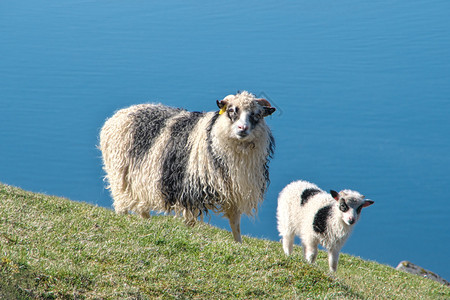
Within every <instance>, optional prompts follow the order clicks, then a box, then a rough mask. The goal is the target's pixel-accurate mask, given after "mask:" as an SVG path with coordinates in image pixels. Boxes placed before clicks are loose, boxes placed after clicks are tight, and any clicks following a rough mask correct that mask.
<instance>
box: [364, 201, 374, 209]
mask: <svg viewBox="0 0 450 300" xmlns="http://www.w3.org/2000/svg"><path fill="white" fill-rule="evenodd" d="M374 203H375V202H374V201H372V200H366V201H364V203H363V206H362V207H367V206H371V205H372V204H374Z"/></svg>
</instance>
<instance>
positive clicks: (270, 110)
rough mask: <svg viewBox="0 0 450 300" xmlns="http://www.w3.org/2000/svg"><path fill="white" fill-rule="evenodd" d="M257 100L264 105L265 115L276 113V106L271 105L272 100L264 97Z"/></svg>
mask: <svg viewBox="0 0 450 300" xmlns="http://www.w3.org/2000/svg"><path fill="white" fill-rule="evenodd" d="M256 102H258V104H259V105H261V106H262V107H263V110H264V111H263V117H267V116H270V115H271V114H273V113H274V111H276V108H275V107H272V105H270V102H269V101H267V100H266V99H264V98H260V99H256Z"/></svg>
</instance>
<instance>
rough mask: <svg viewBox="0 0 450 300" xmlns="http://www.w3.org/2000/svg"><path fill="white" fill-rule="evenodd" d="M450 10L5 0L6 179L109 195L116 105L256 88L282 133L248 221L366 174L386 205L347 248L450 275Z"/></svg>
mask: <svg viewBox="0 0 450 300" xmlns="http://www.w3.org/2000/svg"><path fill="white" fill-rule="evenodd" d="M449 12H450V2H448V1H446V0H436V1H430V0H427V1H406V0H399V1H358V2H356V1H338V2H336V1H331V0H324V1H296V2H289V3H288V4H283V5H282V4H280V3H278V2H276V1H246V2H241V1H226V2H223V1H197V2H196V3H195V4H186V3H185V2H184V1H164V4H162V3H158V4H157V3H151V1H138V0H136V1H91V0H83V1H81V0H79V1H77V0H68V1H45V0H39V1H1V2H0V41H1V42H0V181H1V182H4V183H7V184H11V185H15V186H19V187H22V188H24V189H27V190H32V191H36V192H44V193H47V194H55V195H59V196H64V197H67V198H70V199H73V200H77V201H86V202H90V203H93V204H96V205H100V206H105V207H109V208H110V207H111V203H112V201H111V198H110V196H109V194H108V191H106V190H105V189H104V186H105V183H104V182H103V181H102V176H103V175H104V174H103V172H102V169H101V159H100V153H99V151H98V150H97V149H96V145H97V144H98V133H99V129H100V128H101V126H102V124H103V122H104V120H105V119H106V118H107V117H109V116H111V115H112V114H113V112H114V111H115V110H117V109H119V108H122V107H125V106H129V105H131V104H137V103H142V102H163V103H165V104H168V105H173V106H182V107H184V108H187V109H190V110H205V111H209V110H216V109H217V107H216V105H215V100H216V99H219V98H222V97H224V96H225V95H227V94H230V93H234V92H236V91H237V90H249V91H251V92H253V93H255V94H256V95H258V96H263V97H267V98H268V99H269V100H270V101H271V102H272V104H273V105H274V106H276V107H277V108H278V110H277V112H276V113H275V114H274V115H273V116H271V117H269V118H268V119H267V122H268V124H269V125H270V126H271V128H272V130H273V134H274V136H275V139H276V143H277V148H276V152H275V158H274V159H273V161H272V162H271V165H270V168H271V169H270V170H271V181H272V182H271V185H270V188H269V191H268V193H267V198H266V200H265V202H264V203H263V205H262V206H261V208H260V211H259V215H258V217H257V218H256V219H255V220H251V219H249V218H247V217H244V218H243V224H242V231H243V233H244V234H246V235H250V236H255V237H262V238H267V239H271V240H278V233H277V230H276V220H275V210H276V198H277V195H278V193H279V191H280V190H281V189H282V188H283V187H284V186H285V185H286V184H288V183H289V182H291V181H293V180H296V179H300V178H301V179H306V180H309V181H312V182H314V183H317V184H318V185H319V186H320V187H322V188H324V189H335V190H340V189H344V188H350V189H355V190H358V191H360V192H361V193H363V194H365V195H366V197H367V198H370V199H373V200H374V201H375V205H373V206H371V207H370V208H367V209H364V210H363V215H362V218H361V221H360V223H359V224H358V225H357V226H356V228H355V232H354V234H353V235H352V237H351V238H350V240H349V241H348V243H347V244H346V245H345V247H344V249H343V252H346V253H350V254H353V255H357V256H360V257H362V258H365V259H370V260H375V261H377V262H380V263H384V264H389V265H392V266H394V267H395V266H396V265H397V264H398V263H399V262H400V261H401V260H410V261H412V262H414V263H416V264H419V265H421V266H422V267H424V268H426V269H430V270H432V271H434V272H436V273H438V274H440V275H441V276H443V277H445V278H447V279H450V261H449V258H448V249H449V248H450V221H449V218H448V217H449V215H450V205H449V200H448V198H449V196H448V185H449V183H450V175H449V170H450V155H449V153H450V138H449V133H450V121H449V118H448V114H449V112H450V99H449V98H450V53H449V49H450V21H449V18H448V15H449ZM0 205H1V204H0ZM211 223H212V224H214V225H217V226H220V227H223V228H227V229H228V224H227V222H225V221H223V220H222V219H220V218H212V220H211Z"/></svg>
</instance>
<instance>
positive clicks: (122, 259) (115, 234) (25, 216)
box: [0, 184, 450, 299]
mask: <svg viewBox="0 0 450 300" xmlns="http://www.w3.org/2000/svg"><path fill="white" fill-rule="evenodd" d="M0 298H1V299H155V298H157V299H158V298H160V299H196V298H197V299H230V298H231V299H233V298H239V299H280V298H281V299H305V298H310V299H324V298H327V299H378V298H379V299H450V288H448V287H445V286H443V285H441V284H439V283H436V282H434V281H431V280H428V279H424V278H421V277H419V276H414V275H410V274H407V273H403V272H399V271H396V270H395V269H393V268H391V267H388V266H386V265H381V264H378V263H375V262H370V261H364V260H361V259H360V258H357V257H353V256H349V255H345V254H343V255H341V259H340V262H339V267H338V271H337V273H336V274H334V275H331V274H329V273H328V267H327V260H326V253H324V252H320V253H319V257H318V261H317V264H315V265H308V264H305V262H304V260H303V258H302V254H301V248H300V247H296V248H295V251H294V254H293V255H291V256H290V257H286V256H285V255H284V253H283V252H282V249H281V245H280V243H277V242H272V241H268V240H261V239H255V238H248V237H244V238H243V243H242V244H237V243H235V242H233V240H232V236H231V234H230V232H228V231H225V230H221V229H218V228H215V227H212V226H209V225H207V224H204V223H199V224H197V225H196V226H195V227H193V228H190V227H186V226H185V225H184V224H183V222H182V221H180V220H179V219H176V218H173V217H167V216H156V217H152V218H151V219H149V220H144V219H141V218H139V217H138V216H135V215H128V216H118V215H116V214H115V213H114V212H113V211H111V210H109V209H106V208H102V207H96V206H93V205H90V204H86V203H79V202H74V201H70V200H67V199H64V198H58V197H53V196H47V195H42V194H36V193H31V192H26V191H23V190H21V189H18V188H14V187H11V186H7V185H3V184H0Z"/></svg>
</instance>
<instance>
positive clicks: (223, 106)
mask: <svg viewBox="0 0 450 300" xmlns="http://www.w3.org/2000/svg"><path fill="white" fill-rule="evenodd" d="M216 103H217V106H218V107H219V108H220V111H219V115H221V114H223V113H224V112H225V111H226V110H227V105H228V102H227V101H225V100H220V101H219V100H216Z"/></svg>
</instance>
